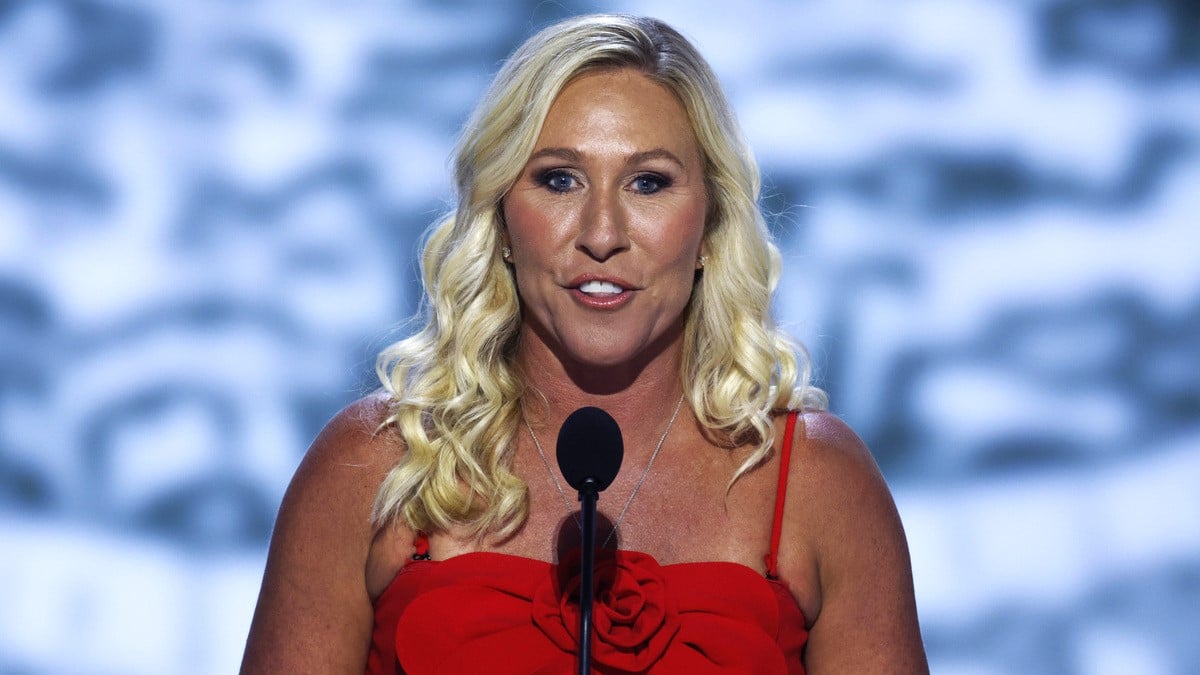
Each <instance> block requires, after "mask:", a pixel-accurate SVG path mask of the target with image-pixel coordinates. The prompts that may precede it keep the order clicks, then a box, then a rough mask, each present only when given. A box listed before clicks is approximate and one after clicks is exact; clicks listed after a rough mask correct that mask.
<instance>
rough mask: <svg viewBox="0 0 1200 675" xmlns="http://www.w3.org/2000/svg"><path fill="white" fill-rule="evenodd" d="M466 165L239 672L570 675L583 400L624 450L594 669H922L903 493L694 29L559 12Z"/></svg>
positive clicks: (609, 521) (337, 435)
mask: <svg viewBox="0 0 1200 675" xmlns="http://www.w3.org/2000/svg"><path fill="white" fill-rule="evenodd" d="M455 168H456V179H457V185H458V191H459V196H458V205H457V209H456V210H455V211H454V213H452V214H450V215H449V216H448V217H447V218H445V219H444V220H443V221H441V222H440V223H438V224H437V225H436V226H435V228H434V229H433V231H432V233H431V235H430V238H429V240H428V243H427V245H426V247H425V250H424V254H423V259H422V265H423V272H424V283H425V292H426V304H425V307H424V312H425V323H424V327H423V328H422V329H421V330H420V331H419V332H417V333H416V334H415V335H413V336H412V337H410V338H408V339H406V340H403V341H401V342H399V343H397V344H395V345H392V346H391V347H389V348H388V349H387V350H385V351H384V353H383V354H382V355H381V357H380V361H379V375H380V378H381V380H382V384H383V388H382V391H381V392H380V393H379V394H378V395H376V396H374V397H370V398H368V399H364V400H361V401H359V402H357V403H355V404H353V405H352V406H350V407H349V408H347V409H346V410H344V411H343V412H342V413H340V414H339V415H338V416H337V417H336V418H335V419H334V420H333V421H331V422H330V424H329V425H328V427H327V428H326V429H325V430H324V431H323V432H322V433H321V435H320V436H319V437H318V438H317V439H316V441H315V442H314V444H313V446H312V447H311V448H310V449H309V451H308V453H307V455H306V457H305V459H304V461H303V462H302V464H301V466H300V468H299V470H298V471H297V473H296V476H295V477H294V479H293V481H292V484H291V486H290V487H289V489H288V492H287V495H286V497H285V498H284V502H283V505H282V507H281V509H280V513H279V517H278V521H277V523H276V527H275V533H274V536H273V539H272V542H271V549H270V554H269V558H268V563H267V569H266V573H265V576H264V579H263V586H262V592H261V595H260V597H259V604H258V609H257V611H256V612H255V616H254V622H253V626H252V628H251V632H250V637H249V640H248V643H247V647H246V655H245V660H244V663H243V672H245V673H283V672H287V673H301V672H314V673H362V672H369V673H389V674H390V673H408V674H409V675H424V674H426V673H451V674H452V673H477V672H488V673H535V672H537V673H570V672H574V668H575V654H576V651H577V649H578V637H577V622H576V618H577V616H578V606H577V600H576V599H575V596H574V595H572V592H571V591H572V589H574V588H577V586H578V579H577V574H578V568H579V563H578V548H577V547H576V544H577V543H578V539H579V535H578V532H579V528H578V526H577V525H576V518H577V513H576V511H577V508H578V507H577V504H576V500H575V498H574V497H575V493H574V491H573V490H570V489H569V487H564V485H563V482H562V478H561V477H560V476H559V475H558V473H557V469H556V467H555V466H554V462H553V460H551V459H548V453H550V452H553V451H554V444H555V439H556V437H557V434H558V431H559V429H560V427H561V426H562V424H563V421H564V420H565V419H566V417H567V416H568V415H569V414H570V413H571V412H572V411H574V410H576V409H577V408H580V407H583V406H597V407H600V408H603V409H604V410H606V411H607V412H608V413H610V414H611V415H612V416H613V418H615V419H616V421H617V422H618V423H619V425H620V428H621V431H622V434H623V437H624V447H625V457H624V463H623V465H622V467H621V470H620V473H619V474H618V475H617V477H616V479H615V481H614V482H613V483H612V485H611V487H609V488H608V489H607V490H606V491H605V492H604V493H603V495H602V498H601V500H600V504H599V507H600V515H599V516H598V520H599V521H600V523H601V526H600V527H599V528H598V531H597V537H596V544H597V546H599V547H601V548H602V549H603V554H602V555H599V556H598V562H597V570H596V579H597V584H598V590H597V594H596V607H595V610H594V620H595V623H594V626H595V628H594V631H595V632H594V634H593V641H592V647H591V652H592V664H593V669H594V670H593V672H600V673H659V674H662V673H684V672H686V673H689V675H696V674H698V673H709V672H711V673H718V672H741V673H757V674H769V673H778V674H784V673H793V674H794V673H803V672H806V671H807V672H810V673H821V672H836V673H871V672H887V673H910V672H924V671H926V665H925V656H924V650H923V648H922V644H921V639H920V633H919V629H918V626H917V618H916V610H915V606H914V601H913V591H912V580H911V572H910V565H909V558H908V552H907V547H906V544H905V539H904V533H903V530H902V528H901V524H900V521H899V518H898V517H897V514H896V510H895V507H894V505H893V502H892V498H891V496H890V494H889V492H888V489H887V487H886V485H885V484H884V482H883V480H882V478H881V476H880V474H879V471H878V469H877V468H876V466H875V463H874V461H873V460H872V458H871V455H870V453H869V452H868V451H867V449H866V448H865V447H864V446H863V445H862V443H861V442H860V441H859V440H858V438H857V437H856V436H855V435H854V433H853V432H852V431H851V430H850V429H848V428H847V427H846V426H845V425H844V424H842V423H841V422H840V421H839V420H838V419H837V418H836V417H834V416H832V415H830V414H828V413H827V412H824V408H825V399H824V394H823V393H822V392H821V391H820V390H818V389H816V388H814V387H812V386H811V385H810V384H809V382H808V379H809V368H808V363H807V360H806V358H805V356H804V354H803V351H802V350H800V349H798V348H797V347H796V346H795V345H793V344H792V343H791V341H790V340H789V339H788V338H787V337H786V336H785V335H783V334H782V333H781V332H779V331H777V330H776V329H775V328H774V327H773V325H772V322H771V320H770V316H769V309H768V308H769V305H770V300H771V293H772V291H773V289H774V286H775V284H776V282H777V280H778V278H779V271H780V270H779V268H780V259H779V255H778V252H777V250H776V249H775V247H774V246H773V244H772V243H771V241H770V238H769V235H768V232H767V230H766V228H765V226H764V223H763V219H762V216H761V215H760V212H759V210H758V207H757V198H758V189H759V178H758V171H757V168H756V166H755V164H754V161H753V159H752V157H751V154H750V152H749V151H748V149H747V148H746V147H745V145H744V144H743V142H742V140H741V136H740V132H739V130H738V128H737V125H736V122H735V121H734V117H733V114H732V113H731V111H730V110H729V107H728V105H727V103H726V101H725V97H724V95H723V93H722V91H721V89H720V86H719V84H718V83H717V81H716V78H715V77H714V75H713V73H712V71H711V69H710V68H709V66H708V65H707V63H706V62H705V61H704V59H703V58H702V57H701V56H700V55H699V54H698V53H697V52H696V51H695V49H694V48H693V47H692V45H691V44H690V43H688V41H687V40H686V39H684V38H683V37H682V36H681V35H680V34H679V33H677V32H676V31H675V30H673V29H672V28H670V27H669V26H667V25H665V24H663V23H661V22H659V21H655V20H651V19H643V18H636V17H627V16H608V15H605V16H586V17H581V18H576V19H572V20H569V21H566V22H563V23H561V24H558V25H555V26H552V27H550V28H547V29H545V30H543V31H542V32H540V33H538V34H537V35H535V36H533V37H532V38H530V39H529V40H528V41H527V42H526V43H525V44H524V45H522V46H521V47H520V48H519V49H518V50H517V51H516V52H515V53H514V54H513V55H512V56H511V57H510V59H509V60H508V61H507V62H506V64H505V65H504V67H503V68H502V69H501V71H500V73H499V74H498V75H497V76H496V79H495V81H494V82H493V83H492V86H491V88H490V89H489V90H488V92H487V94H486V96H485V97H484V99H483V101H482V102H481V103H480V105H479V107H478V109H477V110H476V112H475V114H474V115H473V116H472V118H471V119H470V121H469V122H468V124H467V126H466V129H465V131H464V133H463V137H462V140H461V142H460V144H459V147H458V149H457V155H456V165H455Z"/></svg>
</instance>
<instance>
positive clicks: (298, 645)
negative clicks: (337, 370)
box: [242, 395, 401, 673]
mask: <svg viewBox="0 0 1200 675" xmlns="http://www.w3.org/2000/svg"><path fill="white" fill-rule="evenodd" d="M387 410H388V405H387V400H386V398H384V397H382V396H380V395H373V396H368V397H364V398H362V399H359V400H358V401H355V402H354V403H352V404H350V405H349V406H347V407H346V408H344V409H342V411H341V412H339V413H338V414H337V415H335V416H334V417H333V418H332V419H331V420H330V421H329V423H328V424H327V425H326V426H325V428H324V429H323V430H322V431H321V433H320V434H319V435H318V436H317V438H316V439H315V440H314V441H313V443H312V445H311V446H310V447H309V449H308V451H307V452H306V453H305V455H304V458H303V459H302V460H301V462H300V465H299V467H298V468H297V469H296V473H295V475H294V476H293V477H292V481H291V483H290V484H289V486H288V489H287V492H286V494H285V495H284V498H283V503H282V504H281V505H280V509H279V515H278V517H277V518H276V521H275V529H274V532H273V533H272V536H271V546H270V550H269V552H268V555H267V567H266V571H265V573H264V575H263V584H262V590H261V591H260V593H259V598H258V606H257V608H256V609H255V613H254V620H253V622H252V624H251V629H250V636H249V639H248V640H247V644H246V654H245V657H244V661H243V664H242V672H243V673H260V672H261V673H267V672H297V673H300V672H327V673H340V672H358V673H361V672H362V670H363V668H364V667H365V663H366V647H367V645H368V644H369V641H370V640H369V636H370V631H371V624H372V615H373V611H372V606H371V600H370V597H369V593H368V590H367V583H366V569H367V561H368V558H369V554H370V550H371V546H372V542H373V540H374V539H375V536H376V532H375V530H374V528H373V526H372V524H371V518H370V515H371V507H372V504H373V502H374V498H375V493H376V491H378V489H379V485H380V483H381V482H382V481H383V478H384V477H385V476H386V475H387V472H388V471H389V470H390V469H391V467H392V466H394V465H395V463H396V461H397V459H398V457H399V453H400V447H401V446H400V443H399V439H398V437H397V434H396V433H395V432H393V431H391V430H390V429H387V428H381V424H382V423H383V421H384V420H385V419H386V418H387Z"/></svg>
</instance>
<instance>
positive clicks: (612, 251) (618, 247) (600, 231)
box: [575, 190, 629, 261]
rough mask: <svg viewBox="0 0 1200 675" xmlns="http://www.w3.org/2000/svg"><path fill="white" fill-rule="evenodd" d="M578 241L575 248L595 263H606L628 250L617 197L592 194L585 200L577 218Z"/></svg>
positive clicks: (625, 225)
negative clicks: (581, 211)
mask: <svg viewBox="0 0 1200 675" xmlns="http://www.w3.org/2000/svg"><path fill="white" fill-rule="evenodd" d="M580 220H581V222H580V228H579V237H578V239H577V240H576V244H575V248H577V249H579V250H580V251H583V252H584V253H586V254H588V256H590V257H591V258H593V259H595V260H600V261H603V260H607V259H609V258H611V257H612V256H614V255H616V254H617V253H619V252H621V251H624V250H626V249H628V248H629V239H628V232H627V225H628V223H627V222H626V221H627V214H626V213H625V212H624V209H623V208H622V206H621V203H620V196H619V195H618V194H616V193H615V192H610V191H607V190H596V191H594V192H592V193H591V194H590V195H589V196H588V200H587V203H586V204H585V205H584V209H583V213H581V214H580Z"/></svg>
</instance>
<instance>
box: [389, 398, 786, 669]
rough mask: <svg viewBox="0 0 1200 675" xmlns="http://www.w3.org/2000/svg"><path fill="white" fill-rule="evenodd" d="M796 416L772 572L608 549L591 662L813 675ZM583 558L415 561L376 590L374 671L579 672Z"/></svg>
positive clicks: (484, 556) (481, 556)
mask: <svg viewBox="0 0 1200 675" xmlns="http://www.w3.org/2000/svg"><path fill="white" fill-rule="evenodd" d="M796 416H797V414H796V413H794V412H793V413H791V414H790V415H789V416H788V423H787V431H786V436H785V440H784V443H783V451H782V454H781V460H782V461H781V463H780V464H781V466H780V473H779V489H778V491H777V493H776V497H775V519H774V523H773V524H772V529H771V548H770V551H769V553H768V554H767V557H766V562H767V576H766V577H765V578H764V577H763V576H762V575H761V574H759V573H758V572H756V571H754V570H752V569H750V568H749V567H746V566H745V565H740V564H737V563H729V562H699V563H679V564H673V565H659V564H658V562H657V561H655V560H654V558H653V557H651V556H649V555H646V554H644V553H639V552H636V551H612V550H600V551H597V554H596V555H597V560H596V573H595V580H596V587H597V591H596V595H595V605H594V608H593V610H592V620H593V631H592V636H593V641H592V664H593V666H592V673H594V674H603V675H608V674H610V673H612V674H616V673H648V674H651V675H672V674H686V675H705V674H707V673H713V674H715V673H745V674H746V675H802V674H803V673H804V666H803V663H802V660H801V659H802V654H803V649H804V644H805V642H806V641H807V639H808V631H807V629H806V627H805V620H804V615H803V613H802V612H801V611H800V608H799V606H798V605H797V604H796V601H795V599H794V598H793V597H792V595H791V593H790V592H789V591H788V589H787V587H786V586H785V585H784V584H783V582H781V581H779V580H778V579H777V578H776V553H777V551H778V547H779V533H780V529H781V526H782V513H783V504H784V498H785V496H786V489H787V480H786V476H787V466H788V463H789V459H790V454H791V442H792V434H793V430H794V427H795V423H796ZM419 543H420V545H421V546H422V547H423V546H425V545H426V541H425V539H424V537H423V536H421V537H420V538H419ZM578 557H579V556H578V549H576V551H575V552H574V554H573V555H568V556H567V557H566V558H565V559H564V560H562V561H560V562H559V563H558V564H551V563H548V562H544V561H541V560H534V559H531V558H523V557H519V556H513V555H507V554H503V553H492V552H477V553H467V554H463V555H458V556H455V557H453V558H450V559H448V560H443V561H433V560H414V561H412V562H410V563H408V564H407V565H405V566H404V567H403V568H401V569H400V571H399V572H398V573H397V574H396V578H395V579H393V580H392V582H391V584H390V585H389V586H388V587H387V589H385V590H384V592H383V594H382V595H380V596H379V598H378V599H377V600H376V601H375V629H374V634H373V635H372V643H371V651H370V654H369V656H368V661H367V674H368V675H384V674H386V675H400V674H403V675H458V674H467V673H472V674H473V673H489V674H496V675H506V674H510V673H511V674H512V675H528V674H530V673H538V674H545V675H570V674H571V673H575V672H577V670H578V665H577V664H576V660H575V659H576V657H575V653H576V650H577V645H578V640H577V633H578V621H579V607H578V604H577V602H576V601H575V600H574V599H573V598H572V596H573V595H577V593H576V591H577V589H578V583H579V579H578V568H579V561H578Z"/></svg>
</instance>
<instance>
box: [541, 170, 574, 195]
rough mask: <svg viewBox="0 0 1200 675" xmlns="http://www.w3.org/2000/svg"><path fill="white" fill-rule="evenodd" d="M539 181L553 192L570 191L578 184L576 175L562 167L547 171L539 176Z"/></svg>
mask: <svg viewBox="0 0 1200 675" xmlns="http://www.w3.org/2000/svg"><path fill="white" fill-rule="evenodd" d="M538 182H539V183H541V184H542V185H545V186H546V187H547V188H549V189H550V190H551V191H553V192H568V191H570V190H571V189H572V188H574V187H575V186H576V181H575V177H574V176H572V175H571V174H569V173H567V172H566V171H563V170H561V169H554V170H551V171H546V172H545V173H543V174H541V175H540V176H538Z"/></svg>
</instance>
